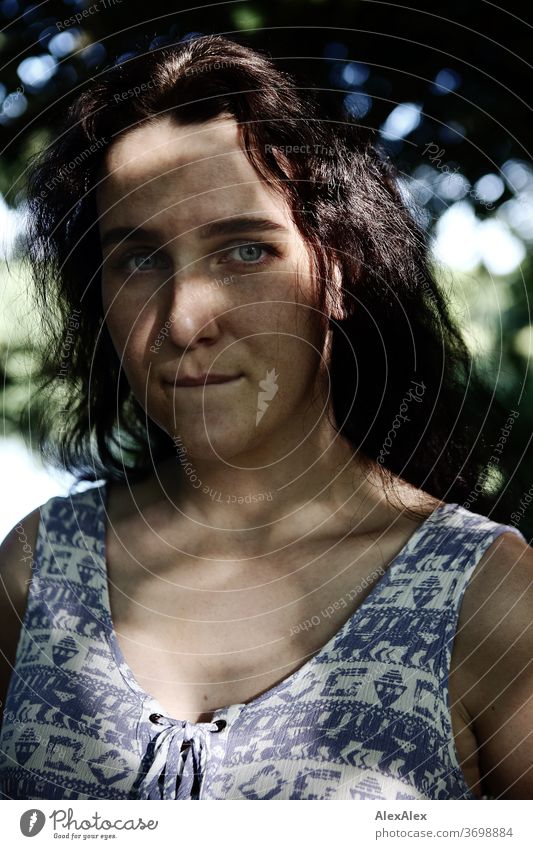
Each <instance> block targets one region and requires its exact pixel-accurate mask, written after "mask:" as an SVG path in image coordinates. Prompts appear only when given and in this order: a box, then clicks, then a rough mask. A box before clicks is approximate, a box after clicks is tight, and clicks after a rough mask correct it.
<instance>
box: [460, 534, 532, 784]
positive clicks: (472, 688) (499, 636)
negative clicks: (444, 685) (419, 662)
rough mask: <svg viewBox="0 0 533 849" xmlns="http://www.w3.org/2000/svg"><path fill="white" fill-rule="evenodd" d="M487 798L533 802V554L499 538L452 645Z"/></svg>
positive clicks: (511, 538)
mask: <svg viewBox="0 0 533 849" xmlns="http://www.w3.org/2000/svg"><path fill="white" fill-rule="evenodd" d="M454 658H455V662H456V669H457V670H458V673H459V675H460V677H461V681H462V682H463V683H462V687H461V690H462V695H461V703H462V705H463V707H464V708H465V709H466V711H467V713H468V716H469V718H470V722H471V727H472V730H473V732H474V734H475V737H476V740H477V744H478V754H479V766H480V773H481V776H482V781H483V787H484V790H485V792H486V793H488V794H489V795H490V796H495V797H498V798H509V799H524V798H532V797H533V739H532V737H531V728H532V727H533V548H531V546H529V545H528V544H527V543H526V542H525V540H523V539H522V538H520V537H519V536H518V535H517V534H514V533H511V532H505V533H502V534H500V536H498V537H497V538H496V539H495V540H494V542H493V543H492V544H491V545H490V546H489V547H488V549H487V550H486V551H485V553H484V555H483V556H482V558H481V559H480V561H479V564H478V566H477V568H476V570H475V572H474V575H473V577H472V580H471V581H470V583H469V585H468V587H467V590H466V592H465V596H464V599H463V603H462V606H461V612H460V617H459V623H458V629H457V634H456V639H455V644H454Z"/></svg>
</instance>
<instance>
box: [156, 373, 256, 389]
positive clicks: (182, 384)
mask: <svg viewBox="0 0 533 849" xmlns="http://www.w3.org/2000/svg"><path fill="white" fill-rule="evenodd" d="M240 377H242V374H213V373H211V374H209V375H207V374H201V375H199V376H198V377H181V378H179V380H174V378H172V379H170V380H167V379H165V378H164V379H163V382H164V383H165V384H166V385H167V386H172V388H173V389H192V388H194V387H198V386H216V385H218V384H220V383H231V382H233V381H235V380H238V379H239V378H240Z"/></svg>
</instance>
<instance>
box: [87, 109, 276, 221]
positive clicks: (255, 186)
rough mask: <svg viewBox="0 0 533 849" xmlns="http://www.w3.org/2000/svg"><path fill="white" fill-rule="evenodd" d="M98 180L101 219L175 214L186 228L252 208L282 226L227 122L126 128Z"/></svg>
mask: <svg viewBox="0 0 533 849" xmlns="http://www.w3.org/2000/svg"><path fill="white" fill-rule="evenodd" d="M100 180H101V182H100V184H99V187H98V193H97V194H98V205H99V210H100V214H101V215H103V216H105V217H108V216H110V215H112V216H113V218H116V217H120V216H122V215H124V214H126V213H127V214H128V215H130V216H131V214H137V213H139V214H141V216H142V218H143V220H145V219H147V218H149V217H150V218H154V217H157V218H160V219H162V217H164V216H167V217H168V216H169V215H172V216H174V217H175V216H176V215H179V218H180V220H181V221H182V222H183V224H184V226H186V225H187V223H190V224H192V223H199V222H200V221H202V222H205V221H211V220H214V219H216V218H221V217H224V216H225V215H228V216H229V215H236V214H239V213H241V212H244V211H246V212H250V211H253V212H257V213H262V214H264V213H268V214H275V215H276V217H277V218H278V219H281V220H283V222H284V223H285V224H290V222H289V215H288V209H287V208H286V204H285V202H284V200H283V198H282V197H281V196H280V194H279V193H278V192H275V191H274V189H273V188H272V187H269V186H268V184H267V183H266V182H265V181H264V180H262V179H261V178H260V176H259V174H258V173H257V172H256V170H255V169H254V168H253V166H252V165H251V163H250V162H249V160H248V158H247V157H246V155H245V153H244V151H243V149H242V147H241V144H240V138H239V132H238V126H237V123H236V121H235V120H234V119H232V118H225V117H224V118H217V119H213V120H210V121H206V122H205V123H202V124H180V123H178V122H177V121H175V120H173V119H172V118H170V117H162V118H158V119H157V120H156V121H154V122H153V123H151V124H144V125H142V126H139V127H137V128H135V129H133V130H130V131H128V132H126V133H124V134H123V135H121V136H119V138H118V139H117V140H116V141H115V142H114V143H113V144H112V145H111V147H110V148H109V150H108V152H107V156H106V161H105V166H104V170H103V173H102V174H101V175H100Z"/></svg>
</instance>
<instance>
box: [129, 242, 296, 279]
mask: <svg viewBox="0 0 533 849" xmlns="http://www.w3.org/2000/svg"><path fill="white" fill-rule="evenodd" d="M247 247H254V248H260V249H261V250H263V251H265V253H266V254H267V255H268V256H271V257H279V256H281V254H280V252H279V251H278V249H277V248H275V247H274V246H273V245H270V244H267V243H266V242H243V243H242V244H240V245H233V247H231V248H228V249H227V251H225V252H224V253H228V254H229V253H231V252H232V251H236V250H239V248H247ZM221 253H222V252H221ZM136 256H144V257H150V258H151V259H156V260H157V259H159V255H158V253H157V251H153V250H150V249H147V250H143V249H141V248H138V249H136V250H132V251H129V253H127V254H125V255H124V256H123V257H121V258H120V259H119V261H118V262H117V263H116V265H115V266H114V267H115V268H120V269H125V270H126V271H128V269H127V265H128V263H129V261H130V260H131V259H133V258H134V257H136ZM230 262H231V260H230ZM236 262H237V264H238V265H241V266H256V265H264V264H265V263H266V262H268V260H267V259H266V258H265V257H263V259H260V260H255V261H252V262H246V261H245V260H240V261H239V260H236ZM159 267H161V266H159ZM156 270H157V269H153V268H152V269H149V271H147V272H143V271H141V270H140V269H138V268H137V269H132V270H129V274H130V275H133V274H149V273H151V272H153V271H156Z"/></svg>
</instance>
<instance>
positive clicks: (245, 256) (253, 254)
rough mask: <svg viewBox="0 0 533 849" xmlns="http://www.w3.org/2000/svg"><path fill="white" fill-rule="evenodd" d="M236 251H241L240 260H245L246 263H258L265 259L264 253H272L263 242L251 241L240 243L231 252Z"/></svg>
mask: <svg viewBox="0 0 533 849" xmlns="http://www.w3.org/2000/svg"><path fill="white" fill-rule="evenodd" d="M234 251H238V252H239V261H240V262H243V263H244V264H245V265H256V264H259V263H261V262H262V261H263V260H264V257H263V256H262V255H263V254H267V253H271V251H269V247H268V245H262V244H253V243H251V242H250V243H249V244H247V245H238V246H237V247H235V248H232V250H231V251H230V253H233V252H234Z"/></svg>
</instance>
